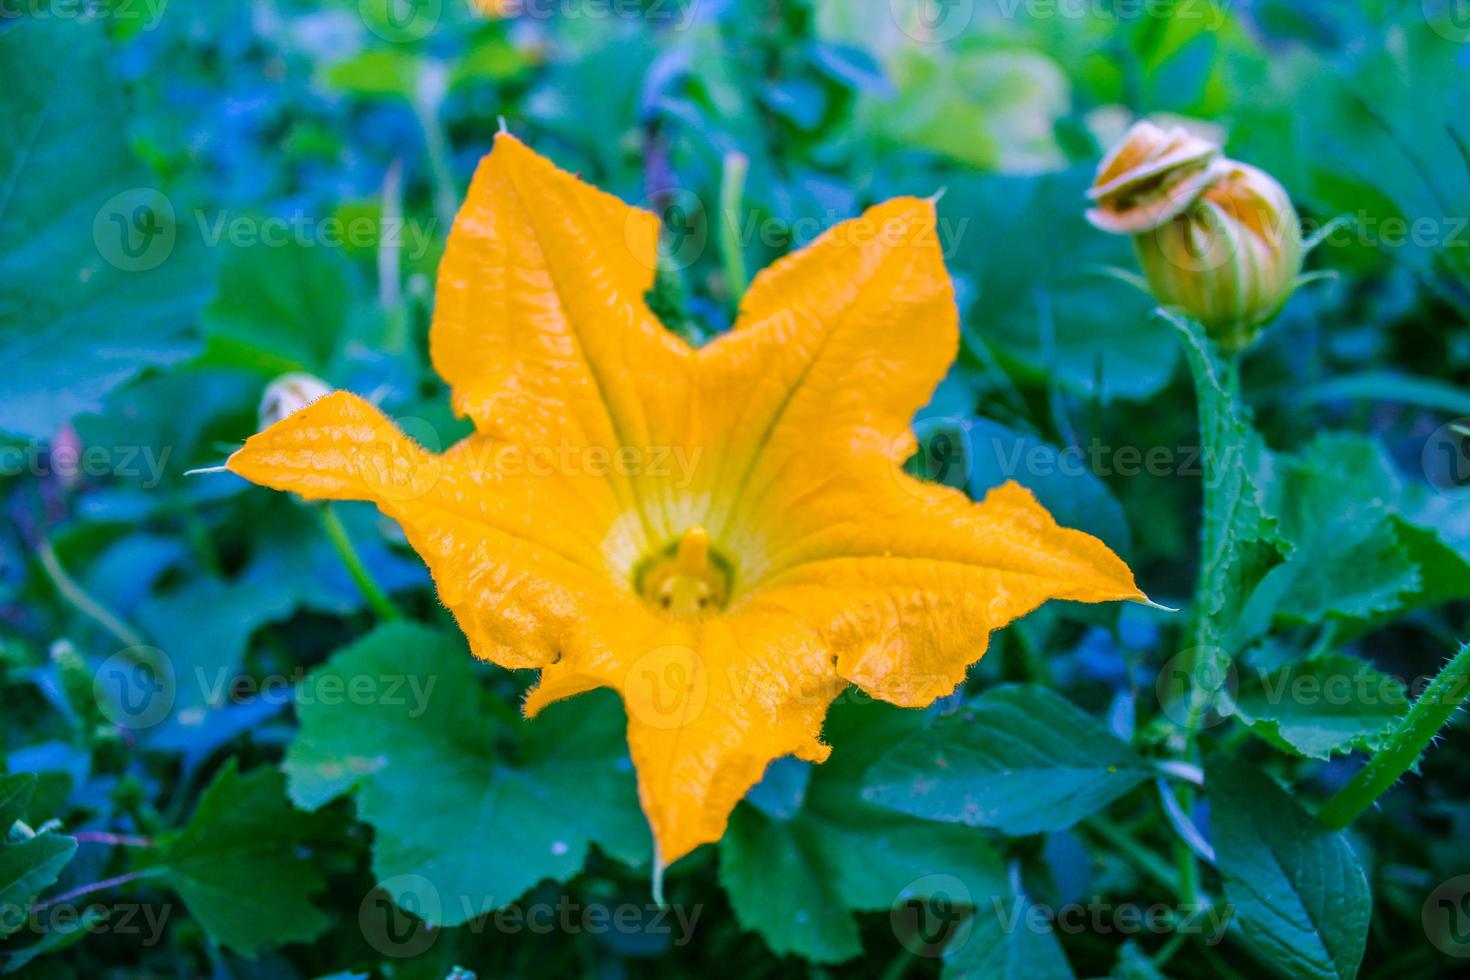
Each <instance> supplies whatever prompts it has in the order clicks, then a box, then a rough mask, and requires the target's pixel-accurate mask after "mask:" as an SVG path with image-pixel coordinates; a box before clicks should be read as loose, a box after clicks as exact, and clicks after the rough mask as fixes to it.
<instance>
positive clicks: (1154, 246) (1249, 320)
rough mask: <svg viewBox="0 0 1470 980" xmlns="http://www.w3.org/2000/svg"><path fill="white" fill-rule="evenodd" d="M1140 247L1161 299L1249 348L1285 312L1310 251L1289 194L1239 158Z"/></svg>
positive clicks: (1219, 339)
mask: <svg viewBox="0 0 1470 980" xmlns="http://www.w3.org/2000/svg"><path fill="white" fill-rule="evenodd" d="M1133 244H1134V247H1135V249H1136V251H1137V253H1138V260H1139V262H1140V264H1142V266H1143V272H1144V275H1145V276H1146V277H1147V279H1148V284H1149V287H1150V288H1151V289H1152V290H1153V293H1154V296H1155V297H1156V298H1157V299H1158V301H1159V302H1160V303H1162V304H1164V305H1165V306H1175V307H1178V308H1179V309H1181V310H1183V311H1184V312H1186V313H1188V314H1189V315H1190V316H1192V317H1194V318H1195V319H1196V320H1198V321H1199V322H1200V323H1201V324H1202V325H1203V326H1204V328H1205V331H1206V332H1207V333H1208V334H1209V335H1210V336H1211V337H1212V338H1214V340H1215V341H1216V343H1218V344H1219V345H1220V346H1221V347H1222V348H1223V349H1225V350H1240V349H1242V348H1245V347H1247V346H1249V345H1250V344H1251V342H1252V341H1254V340H1255V338H1256V335H1257V334H1258V333H1259V332H1260V329H1261V327H1262V326H1264V325H1265V324H1266V323H1267V322H1269V321H1270V320H1271V319H1272V318H1273V317H1274V316H1275V315H1276V314H1277V312H1279V311H1280V309H1281V306H1282V304H1284V303H1285V302H1286V300H1287V297H1289V296H1290V295H1291V294H1292V291H1293V290H1294V289H1295V288H1296V283H1297V277H1298V275H1299V274H1300V273H1301V269H1302V255H1303V251H1304V248H1303V243H1302V235H1301V224H1300V222H1299V221H1298V219H1297V214H1296V210H1295V209H1294V208H1293V207H1292V206H1291V199H1290V198H1288V197H1287V196H1286V191H1285V190H1284V189H1283V188H1282V186H1281V185H1280V184H1279V183H1277V182H1276V181H1275V179H1273V178H1272V177H1271V176H1270V175H1269V174H1267V173H1266V172H1265V171H1263V170H1258V169H1257V168H1255V167H1252V166H1249V165H1247V164H1244V163H1235V162H1234V161H1229V162H1228V168H1227V169H1226V171H1225V172H1224V174H1223V175H1222V176H1221V177H1220V178H1219V179H1218V180H1217V181H1215V182H1214V183H1212V184H1211V185H1210V186H1209V187H1208V188H1206V189H1205V191H1204V193H1202V194H1201V195H1200V197H1199V199H1198V200H1197V201H1195V202H1194V203H1193V204H1192V205H1190V206H1189V207H1188V208H1186V209H1184V210H1183V211H1181V212H1180V213H1178V214H1176V215H1175V216H1174V217H1172V218H1170V219H1169V220H1168V221H1167V222H1165V223H1164V224H1162V225H1160V226H1159V227H1157V228H1155V229H1153V230H1152V231H1148V232H1145V233H1143V234H1139V235H1135V236H1134V238H1133Z"/></svg>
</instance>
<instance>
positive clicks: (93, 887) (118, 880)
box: [31, 867, 168, 914]
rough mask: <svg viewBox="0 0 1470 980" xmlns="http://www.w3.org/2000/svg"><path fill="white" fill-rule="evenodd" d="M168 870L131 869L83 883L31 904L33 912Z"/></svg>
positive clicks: (42, 910) (159, 868)
mask: <svg viewBox="0 0 1470 980" xmlns="http://www.w3.org/2000/svg"><path fill="white" fill-rule="evenodd" d="M167 870H168V869H167V868H162V867H155V868H145V869H143V870H142V871H129V872H128V873H127V874H121V875H118V876H117V877H115V878H105V879H103V880H102V881H94V882H92V883H91V884H88V885H82V886H81V887H80V888H73V889H72V890H71V891H69V892H62V893H61V894H60V895H53V896H52V897H50V898H48V899H46V901H44V902H42V903H40V904H39V905H33V906H31V912H32V914H34V913H36V912H44V911H45V910H46V909H49V908H51V907H52V906H53V905H61V904H63V903H68V902H74V901H76V900H77V899H79V898H83V897H85V896H87V895H91V894H93V893H94V892H100V891H106V890H107V889H109V888H118V887H120V886H122V885H126V884H128V883H129V882H133V881H137V880H139V879H140V878H152V877H154V876H156V875H161V874H163V873H164V872H165V871H167Z"/></svg>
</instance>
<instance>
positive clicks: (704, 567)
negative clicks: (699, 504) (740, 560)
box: [634, 526, 731, 618]
mask: <svg viewBox="0 0 1470 980" xmlns="http://www.w3.org/2000/svg"><path fill="white" fill-rule="evenodd" d="M634 579H635V583H636V586H637V589H638V592H639V594H640V595H642V596H643V598H644V599H646V600H648V602H649V603H650V604H652V605H653V606H655V607H657V608H659V609H662V610H665V611H666V612H670V613H672V614H674V615H675V616H680V617H686V618H693V617H698V616H701V615H703V614H705V613H707V612H713V611H715V610H717V609H722V608H724V605H725V602H726V600H728V599H729V598H730V579H731V574H730V563H729V562H728V561H726V560H725V557H724V556H723V555H721V554H719V553H718V552H712V551H710V547H709V532H707V531H705V529H704V528H702V527H698V526H696V527H691V528H690V529H689V530H687V531H685V532H684V533H683V535H681V536H680V538H679V540H677V541H675V542H673V543H672V544H670V545H669V546H668V547H666V548H664V549H663V550H662V551H659V552H655V553H654V554H652V555H650V556H649V557H647V558H645V559H644V560H643V561H642V562H641V563H640V564H639V567H638V569H637V571H636V572H635V573H634Z"/></svg>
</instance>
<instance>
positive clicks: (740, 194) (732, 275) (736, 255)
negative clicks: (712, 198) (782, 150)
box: [720, 152, 750, 307]
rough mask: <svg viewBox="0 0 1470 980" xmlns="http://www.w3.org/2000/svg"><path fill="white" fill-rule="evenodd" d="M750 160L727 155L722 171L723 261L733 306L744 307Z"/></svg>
mask: <svg viewBox="0 0 1470 980" xmlns="http://www.w3.org/2000/svg"><path fill="white" fill-rule="evenodd" d="M749 170H750V159H749V158H748V157H746V155H745V154H743V153H735V152H731V153H726V154H725V160H724V165H723V166H722V167H721V168H720V259H721V261H722V262H723V264H724V268H725V283H726V286H727V288H728V289H729V290H730V300H731V304H732V305H733V306H736V307H738V306H739V305H740V298H741V297H742V296H744V295H745V287H746V286H747V285H749V283H750V278H749V277H748V276H747V275H746V272H745V252H744V250H742V249H741V247H740V202H741V200H742V199H743V198H744V196H745V175H746V173H747V172H748V171H749Z"/></svg>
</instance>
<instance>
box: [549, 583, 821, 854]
mask: <svg viewBox="0 0 1470 980" xmlns="http://www.w3.org/2000/svg"><path fill="white" fill-rule="evenodd" d="M845 686H846V682H844V681H843V680H842V679H841V678H839V677H838V676H837V673H836V671H835V670H834V669H833V667H832V662H831V659H830V655H829V653H828V648H827V645H826V643H825V642H823V640H822V637H821V636H820V635H819V633H818V631H817V630H816V629H814V628H813V627H812V626H811V625H810V624H808V623H806V622H805V621H804V620H803V619H802V618H801V616H800V615H799V614H796V613H793V612H791V611H788V610H783V609H781V608H779V606H778V605H776V604H767V605H766V606H765V607H764V608H761V609H751V610H749V611H747V612H745V613H742V614H737V615H731V616H723V617H717V618H714V619H710V620H706V621H703V622H697V623H682V622H669V621H667V620H661V619H659V618H657V617H655V616H652V615H647V614H645V615H643V616H641V617H640V616H633V617H631V618H630V616H629V615H628V614H627V613H626V611H618V610H611V609H608V610H603V611H601V612H600V613H595V614H594V615H593V616H591V617H589V621H588V623H587V628H586V630H585V631H583V632H582V633H581V634H580V636H579V639H578V640H577V641H574V642H573V643H572V644H571V645H569V646H568V648H567V649H566V651H565V652H564V656H563V658H562V659H561V660H560V661H559V662H557V663H555V664H552V665H550V666H548V667H546V668H545V669H544V670H543V671H542V674H541V683H540V684H539V685H538V686H537V687H536V688H535V689H533V690H532V691H531V693H530V695H529V696H528V697H527V700H526V710H527V713H528V714H533V715H534V714H535V713H536V712H537V711H539V710H540V709H541V708H542V707H544V706H545V705H546V704H549V703H551V702H552V701H556V700H559V699H561V698H564V697H568V696H570V695H572V694H576V693H580V692H581V691H585V690H590V689H592V688H596V687H612V688H615V689H616V690H617V691H618V692H619V693H620V694H621V695H622V699H623V704H624V706H625V707H626V709H627V713H628V747H629V751H630V752H631V754H632V758H633V763H634V766H635V767H636V769H637V771H638V793H639V798H640V800H641V801H642V804H643V810H644V812H645V813H646V814H647V815H648V820H649V824H650V825H651V826H652V828H653V834H654V840H655V842H656V844H657V849H658V857H659V860H660V861H661V862H662V863H663V864H670V863H672V862H674V861H676V860H678V859H679V858H680V857H683V856H684V855H685V854H687V853H689V852H690V851H691V850H693V849H694V848H695V847H698V846H699V845H700V844H705V843H711V842H713V841H717V840H719V839H720V837H721V835H723V833H724V830H725V824H726V822H727V821H728V820H729V817H730V812H731V811H732V810H733V809H734V808H735V804H736V803H738V802H739V801H740V799H741V798H742V797H743V796H744V795H745V793H746V791H747V790H749V789H750V787H751V786H753V785H755V784H756V783H757V782H758V781H759V780H760V778H761V775H762V774H763V773H764V772H765V768H766V766H767V764H768V763H770V761H771V760H773V759H777V758H780V757H782V756H786V755H792V754H795V755H798V756H800V757H801V758H803V759H807V760H810V761H813V762H821V761H823V760H825V759H826V758H827V755H828V754H829V752H830V751H831V750H830V749H829V748H828V747H827V746H825V745H823V744H822V743H821V741H820V740H819V735H820V733H821V729H822V719H823V718H824V717H825V716H826V713H827V707H828V705H830V704H831V702H832V699H833V698H835V697H836V696H837V695H838V694H839V693H840V692H841V691H842V689H843V688H844V687H845Z"/></svg>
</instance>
